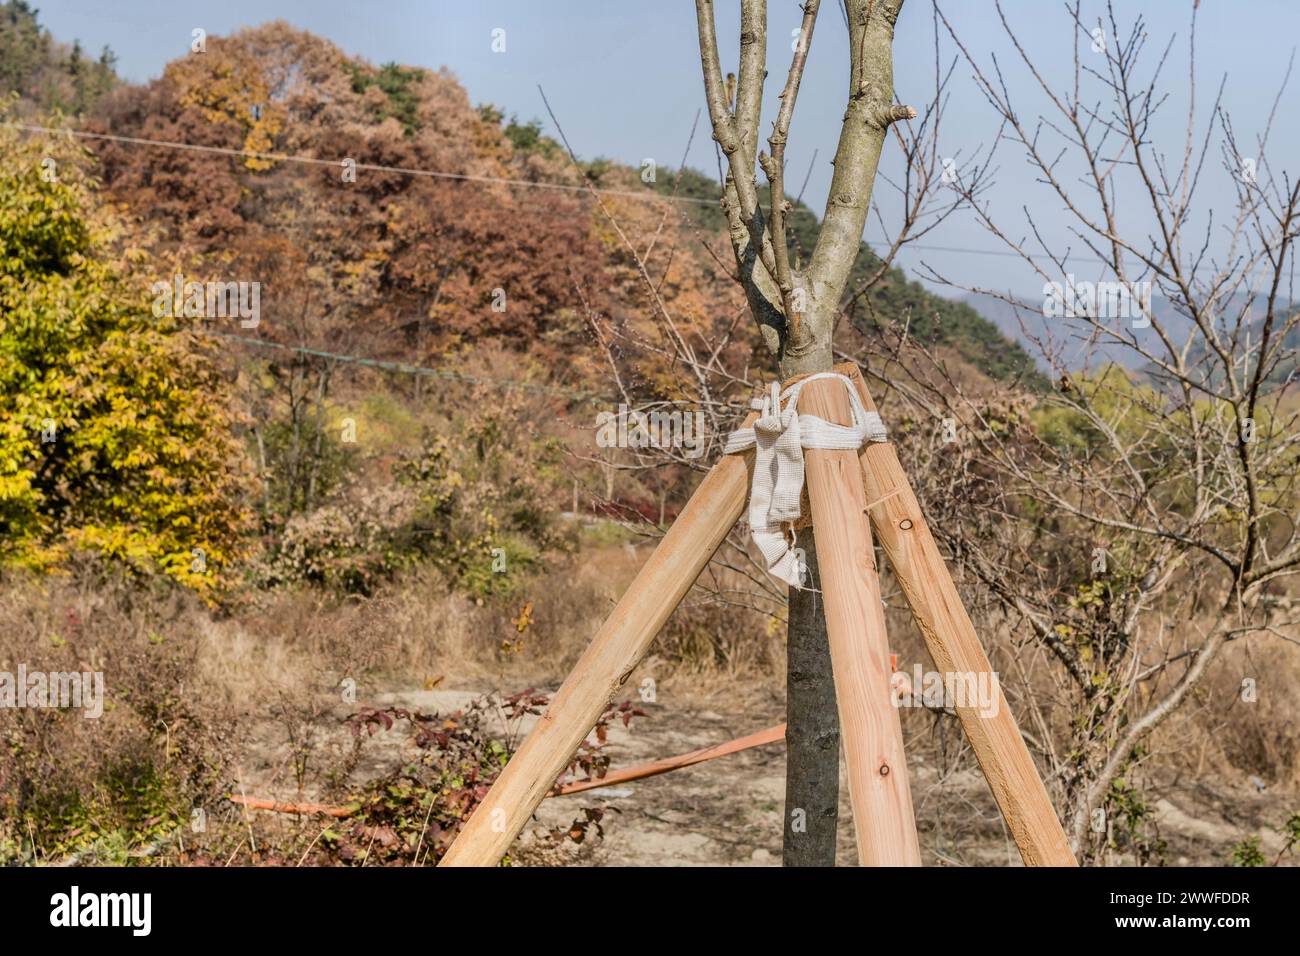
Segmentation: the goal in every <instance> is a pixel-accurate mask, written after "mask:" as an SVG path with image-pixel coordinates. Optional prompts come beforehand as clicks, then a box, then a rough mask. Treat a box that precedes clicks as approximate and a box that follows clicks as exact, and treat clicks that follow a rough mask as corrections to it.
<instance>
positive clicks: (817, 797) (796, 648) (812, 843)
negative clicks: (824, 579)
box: [781, 528, 840, 866]
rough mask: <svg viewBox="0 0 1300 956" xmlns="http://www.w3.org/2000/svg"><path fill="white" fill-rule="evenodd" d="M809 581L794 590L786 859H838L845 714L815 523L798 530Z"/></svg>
mask: <svg viewBox="0 0 1300 956" xmlns="http://www.w3.org/2000/svg"><path fill="white" fill-rule="evenodd" d="M799 547H800V548H803V550H804V559H805V561H806V563H807V567H808V579H807V585H808V586H807V587H806V588H805V589H804V590H796V589H794V588H791V589H790V608H789V620H788V623H787V625H786V679H785V696H786V703H785V712H786V734H785V740H786V745H785V840H784V844H783V848H782V856H781V859H782V862H783V863H784V865H786V866H834V865H835V843H836V835H837V831H838V823H839V810H840V718H839V713H838V711H837V709H836V704H835V678H834V675H833V674H832V673H831V652H830V644H829V643H828V641H827V637H826V609H825V605H824V604H823V603H822V601H821V594H820V593H819V591H820V589H821V577H820V575H819V573H818V568H817V548H816V543H815V542H814V540H813V533H812V528H808V529H807V530H805V531H801V532H799Z"/></svg>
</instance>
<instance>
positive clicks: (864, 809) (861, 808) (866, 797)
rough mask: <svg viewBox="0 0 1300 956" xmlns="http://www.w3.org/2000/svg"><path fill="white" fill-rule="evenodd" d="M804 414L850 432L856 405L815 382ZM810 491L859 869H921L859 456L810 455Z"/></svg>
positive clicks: (828, 383) (834, 386) (803, 402)
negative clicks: (846, 426) (873, 867)
mask: <svg viewBox="0 0 1300 956" xmlns="http://www.w3.org/2000/svg"><path fill="white" fill-rule="evenodd" d="M799 405H800V411H802V412H806V413H808V414H810V415H816V416H818V417H819V418H823V419H825V420H826V421H828V422H833V423H836V424H841V425H847V424H848V423H849V421H850V411H849V396H848V394H847V393H846V392H845V390H844V386H843V384H841V383H840V382H836V381H832V380H827V379H822V380H819V381H814V382H809V383H808V384H806V385H805V386H804V387H803V391H802V393H801V394H800V396H799ZM804 481H805V483H806V485H807V488H808V501H809V505H810V506H811V509H812V520H813V531H814V534H815V535H816V538H817V560H818V564H819V566H820V572H821V577H820V581H821V591H822V598H823V600H824V601H825V602H826V633H827V636H828V638H829V641H830V649H831V666H832V668H833V669H834V673H835V697H836V700H837V702H838V704H839V713H840V726H841V728H842V732H843V737H844V754H845V763H846V764H847V766H848V783H849V799H850V802H851V803H852V805H853V827H854V831H855V832H856V834H857V842H858V862H859V863H861V864H862V865H863V866H920V865H921V850H920V846H919V845H918V842H917V837H916V820H915V818H914V817H913V814H912V796H911V792H910V790H909V788H908V783H907V760H906V758H905V757H904V754H903V731H902V727H901V726H900V722H899V717H898V709H897V708H896V707H895V706H894V705H893V702H892V692H891V690H890V686H889V682H890V667H889V643H888V639H887V638H886V636H885V611H884V606H883V605H882V604H881V601H880V582H879V579H878V578H877V576H876V562H875V555H874V551H873V548H872V543H871V529H870V527H869V526H868V523H867V518H866V515H865V514H864V512H865V510H866V499H865V498H864V497H863V489H862V472H861V466H860V465H859V464H858V456H857V453H856V452H853V451H848V450H844V451H839V450H831V449H821V448H809V449H807V451H806V452H805V453H804ZM789 809H790V808H787V812H789Z"/></svg>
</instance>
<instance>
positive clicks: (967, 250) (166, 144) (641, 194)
mask: <svg viewBox="0 0 1300 956" xmlns="http://www.w3.org/2000/svg"><path fill="white" fill-rule="evenodd" d="M0 126H4V127H8V128H10V129H17V130H22V131H24V132H28V133H43V134H45V135H48V136H73V137H77V138H80V139H97V140H105V141H108V142H114V143H124V144H127V145H132V146H151V147H159V148H164V149H181V150H192V151H194V152H202V153H213V154H217V155H221V156H231V157H244V158H251V159H264V160H270V161H273V162H284V163H301V164H303V165H309V166H329V167H339V166H341V165H342V160H336V159H320V158H318V157H315V156H297V155H290V154H287V153H261V152H256V151H254V150H246V149H232V148H229V147H224V146H204V145H202V144H199V143H182V142H177V141H173V140H161V139H147V138H144V137H139V136H122V135H119V134H115V133H92V132H89V131H87V130H73V129H56V128H53V127H49V126H36V125H32V124H27V123H15V122H4V123H0ZM355 168H356V169H360V170H367V171H370V172H382V173H399V174H402V175H406V176H422V177H426V178H432V179H448V180H456V181H460V182H475V183H492V184H498V185H507V186H522V187H525V188H530V189H551V190H557V191H562V192H574V193H586V192H589V191H590V192H594V193H595V194H596V195H599V196H622V197H625V198H630V199H640V200H658V201H660V202H677V203H688V204H691V205H697V206H715V205H717V203H718V200H717V199H697V198H695V197H694V196H665V195H661V194H659V193H655V192H653V191H651V190H629V189H595V188H594V187H592V188H591V189H590V190H589V189H588V187H587V186H571V185H568V184H567V183H545V182H535V181H533V180H528V179H509V178H505V177H500V176H474V175H470V174H468V173H449V172H444V171H441V170H434V169H412V168H409V167H404V166H381V165H378V164H375V163H356V164H355ZM862 241H863V242H864V243H865V244H866V245H868V246H877V247H884V248H890V247H891V246H892V243H890V242H888V241H882V240H875V239H863V240H862ZM909 249H914V250H917V251H920V252H943V253H956V254H959V255H973V256H995V257H999V258H1010V259H1020V260H1022V261H1023V260H1025V259H1028V260H1030V261H1036V260H1039V259H1045V260H1048V261H1051V262H1056V261H1057V260H1056V259H1054V258H1053V257H1051V256H1049V255H1033V254H1030V253H1021V252H1016V251H1013V250H1010V249H976V248H972V247H969V246H932V245H928V244H924V243H913V242H904V243H903V244H902V245H901V246H900V248H899V251H900V252H904V251H907V250H909ZM1060 261H1062V262H1070V261H1089V262H1100V263H1102V264H1103V265H1105V264H1107V260H1105V259H1103V258H1101V257H1100V256H1090V255H1066V256H1062V257H1061V258H1060ZM1134 261H1135V262H1137V263H1138V264H1140V263H1141V260H1140V259H1135V260H1134Z"/></svg>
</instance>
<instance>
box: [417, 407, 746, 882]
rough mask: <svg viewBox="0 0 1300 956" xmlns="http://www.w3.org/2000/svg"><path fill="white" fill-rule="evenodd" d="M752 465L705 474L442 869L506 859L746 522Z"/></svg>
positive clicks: (720, 466)
mask: <svg viewBox="0 0 1300 956" xmlns="http://www.w3.org/2000/svg"><path fill="white" fill-rule="evenodd" d="M755 417H757V416H755V415H751V416H750V419H749V421H748V422H746V424H752V422H753V419H754V418H755ZM752 460H753V456H752V455H747V456H741V455H725V456H723V458H722V460H721V461H719V462H718V463H717V464H716V465H714V466H713V469H712V470H711V471H710V472H709V473H708V474H707V475H706V476H705V478H704V480H703V481H702V482H701V483H700V486H699V488H697V489H696V490H695V494H694V495H692V496H691V500H690V501H689V502H687V504H686V507H685V509H684V510H683V511H682V513H681V514H679V515H678V516H677V520H676V521H674V522H673V526H672V527H671V528H670V529H669V530H668V533H667V534H666V535H664V539H663V540H662V541H661V542H660V543H659V546H658V547H657V548H655V550H654V553H653V554H652V555H650V559H649V560H648V561H647V562H646V563H645V565H644V566H643V567H642V568H641V570H640V572H639V573H638V574H637V576H636V578H635V579H634V580H633V581H632V584H631V585H630V586H629V587H628V589H627V591H626V592H625V593H624V594H623V597H622V598H621V599H620V600H619V602H618V604H617V605H616V606H615V608H614V611H613V613H611V614H610V616H609V617H608V618H607V619H606V620H605V623H604V624H603V625H601V628H600V630H599V631H598V632H597V633H596V636H595V638H593V639H592V642H591V644H590V646H589V647H588V648H587V650H586V651H585V652H584V653H583V655H582V657H581V658H580V659H579V660H578V663H577V665H576V666H575V667H574V669H573V671H572V673H570V674H569V676H568V677H567V678H566V679H565V681H564V684H563V685H562V686H561V687H560V689H559V691H557V692H556V694H555V698H554V699H553V700H552V701H551V706H550V707H548V708H547V710H546V713H545V714H543V715H542V717H541V719H540V720H539V721H538V722H537V725H536V726H535V727H533V729H532V731H531V732H530V733H529V735H528V738H527V739H526V740H525V741H524V743H523V746H521V747H520V748H519V750H518V751H516V753H515V755H514V756H513V757H511V758H510V762H509V763H507V764H506V766H505V769H504V770H502V771H501V776H499V777H498V778H497V780H496V782H495V783H494V784H493V785H492V788H491V789H490V790H489V791H488V794H487V796H486V797H484V799H483V802H482V803H481V804H479V806H478V807H477V808H476V809H475V810H474V812H473V814H472V815H471V816H470V818H469V820H468V821H466V823H465V827H464V829H463V830H461V832H460V835H459V836H458V837H457V838H456V841H455V842H454V843H453V844H452V845H451V847H450V849H448V851H447V854H446V856H444V857H443V859H442V863H441V864H440V865H441V866H495V865H496V864H497V862H499V861H500V859H501V857H502V856H504V855H505V853H506V851H507V850H508V849H509V848H510V844H511V843H513V842H514V839H515V837H516V836H517V835H518V834H519V831H520V830H521V829H523V826H524V824H525V823H527V822H528V818H529V817H531V816H532V815H533V811H535V810H536V809H537V805H538V804H539V803H541V802H542V799H543V798H544V797H545V796H546V793H547V791H548V790H550V789H551V787H552V786H553V785H554V784H555V781H556V778H558V777H559V775H560V774H561V773H562V772H563V770H564V768H565V766H566V765H567V764H568V762H569V759H570V758H571V757H572V756H573V754H574V752H575V751H576V750H577V749H578V746H579V745H580V744H581V743H582V741H583V739H584V738H585V737H586V736H587V734H588V732H590V730H591V728H592V727H594V726H595V724H596V721H597V720H599V719H600V715H601V714H602V713H603V712H604V710H605V708H606V707H607V706H608V705H609V702H610V701H611V700H612V699H613V697H614V695H615V694H616V693H617V692H618V689H619V687H620V686H622V684H623V683H624V681H626V680H627V679H628V677H629V676H630V675H631V673H632V671H633V669H634V668H635V667H636V665H637V663H638V662H639V661H640V660H641V658H642V657H644V656H645V652H646V650H647V648H649V646H650V642H651V641H652V640H654V638H655V635H657V634H658V633H659V629H660V628H662V627H663V625H664V622H666V621H667V620H668V617H669V615H671V614H672V612H673V610H674V609H675V608H676V607H677V605H678V604H679V603H680V602H681V600H682V598H683V597H685V596H686V592H687V591H689V590H690V589H691V586H692V585H693V584H694V583H695V579H696V578H697V577H699V575H700V572H701V571H703V570H704V567H705V565H707V564H708V563H709V559H710V558H712V557H713V552H715V551H716V550H717V549H718V547H719V546H720V545H721V544H722V542H723V540H725V539H726V537H727V532H729V531H730V530H731V529H732V527H734V526H735V524H736V522H737V521H738V520H739V519H740V516H741V514H742V513H743V512H744V510H745V503H746V502H747V501H748V499H749V472H748V469H747V467H746V462H747V461H752Z"/></svg>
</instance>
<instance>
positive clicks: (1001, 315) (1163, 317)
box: [963, 293, 1300, 387]
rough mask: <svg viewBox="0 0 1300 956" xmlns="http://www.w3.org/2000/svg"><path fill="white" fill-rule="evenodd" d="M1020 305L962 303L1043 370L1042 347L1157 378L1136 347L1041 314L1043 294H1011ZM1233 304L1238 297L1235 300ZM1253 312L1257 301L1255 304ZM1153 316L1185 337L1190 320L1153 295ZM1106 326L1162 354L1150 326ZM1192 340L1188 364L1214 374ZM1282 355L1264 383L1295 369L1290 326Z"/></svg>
mask: <svg viewBox="0 0 1300 956" xmlns="http://www.w3.org/2000/svg"><path fill="white" fill-rule="evenodd" d="M1014 298H1015V299H1016V301H1017V302H1018V303H1020V304H1021V307H1017V306H1013V305H1012V304H1011V303H1009V302H1007V301H1006V300H1004V299H1000V298H998V297H997V296H993V295H968V296H967V297H966V298H965V299H964V300H963V301H964V302H965V303H966V304H967V305H969V306H970V307H971V308H972V309H974V310H975V311H976V312H978V313H979V314H980V315H981V316H983V317H984V318H985V319H987V320H988V321H989V322H990V323H992V324H993V325H994V326H996V327H997V329H998V330H999V331H1000V332H1001V333H1002V334H1003V335H1005V336H1006V337H1007V338H1009V339H1013V340H1015V341H1016V342H1018V343H1020V344H1021V345H1022V346H1023V347H1024V348H1025V350H1026V351H1027V352H1028V353H1029V354H1030V355H1032V356H1033V359H1034V361H1035V363H1036V364H1037V366H1038V367H1039V368H1040V369H1042V370H1043V371H1049V370H1050V363H1049V362H1048V361H1047V358H1046V357H1045V355H1044V349H1045V348H1046V350H1047V352H1048V353H1049V354H1051V355H1053V356H1055V358H1056V361H1057V362H1058V363H1059V364H1060V365H1063V366H1064V367H1065V368H1067V369H1069V370H1071V371H1077V370H1080V369H1083V368H1092V369H1096V368H1099V367H1101V366H1102V365H1105V364H1108V363H1115V364H1118V365H1120V366H1122V367H1124V368H1127V369H1129V370H1131V371H1133V372H1137V373H1138V374H1139V375H1141V376H1143V377H1147V378H1148V379H1149V380H1151V381H1159V380H1160V378H1161V375H1160V374H1159V372H1158V370H1157V369H1156V368H1155V367H1154V366H1153V365H1152V364H1151V362H1150V361H1149V360H1148V359H1147V358H1145V357H1144V356H1143V355H1142V354H1141V353H1140V352H1139V351H1138V350H1136V349H1134V348H1131V347H1128V346H1125V345H1123V344H1122V343H1119V342H1117V341H1115V339H1114V338H1113V337H1110V336H1103V337H1100V338H1095V337H1094V336H1093V335H1092V330H1091V329H1090V328H1089V327H1088V326H1087V324H1086V323H1084V322H1082V321H1080V320H1078V319H1067V318H1058V317H1048V316H1047V315H1045V314H1044V313H1045V312H1046V311H1048V310H1047V309H1046V308H1045V302H1044V299H1045V298H1046V297H1045V296H1044V295H1042V294H1041V293H1039V294H1038V295H1021V296H1015V297H1014ZM1237 301H1238V302H1240V301H1241V300H1240V299H1238V300H1237ZM1256 308H1257V310H1258V305H1257V306H1256ZM1278 308H1279V311H1280V312H1281V313H1282V314H1285V313H1286V311H1287V310H1288V308H1289V305H1288V304H1282V305H1279V307H1278ZM1151 311H1152V315H1153V316H1154V317H1155V318H1156V320H1157V321H1158V322H1159V323H1160V324H1161V325H1162V326H1163V327H1164V328H1165V330H1166V331H1167V332H1168V334H1169V335H1170V336H1171V338H1172V339H1173V341H1174V342H1175V343H1177V344H1181V343H1183V342H1185V341H1186V339H1187V336H1188V334H1189V332H1191V330H1192V320H1191V319H1190V318H1188V317H1187V316H1185V315H1181V314H1179V313H1178V312H1177V311H1176V310H1175V309H1174V308H1173V306H1172V305H1171V304H1170V303H1169V301H1168V300H1167V299H1162V298H1159V297H1156V298H1154V299H1153V301H1152V303H1151ZM1223 312H1224V313H1226V314H1228V315H1234V314H1235V312H1236V307H1235V306H1234V304H1233V303H1232V302H1231V301H1230V302H1229V304H1228V305H1227V306H1225V307H1224V309H1223ZM1261 321H1262V320H1258V319H1257V320H1256V321H1255V322H1254V323H1253V326H1254V327H1253V329H1252V332H1251V335H1252V338H1253V340H1254V341H1258V340H1259V334H1260V333H1259V327H1260V323H1261ZM1110 327H1112V328H1114V329H1116V330H1117V331H1119V332H1121V334H1123V335H1125V336H1130V337H1131V340H1132V341H1133V342H1134V343H1135V344H1136V345H1137V346H1139V347H1140V348H1141V349H1143V350H1146V351H1148V352H1150V353H1151V354H1153V355H1157V356H1163V355H1164V354H1165V353H1164V346H1163V345H1162V344H1161V342H1160V341H1159V339H1158V337H1157V335H1156V332H1155V331H1154V330H1153V329H1151V328H1149V327H1148V328H1137V327H1134V326H1133V325H1132V324H1131V323H1128V322H1126V321H1124V320H1112V322H1111V323H1110ZM1197 338H1198V339H1199V341H1197V342H1194V343H1193V348H1192V350H1191V352H1190V353H1189V355H1188V364H1189V366H1190V367H1192V368H1196V367H1198V366H1204V367H1205V369H1206V375H1207V376H1208V377H1211V378H1213V376H1214V375H1216V374H1217V373H1216V372H1215V365H1216V364H1217V363H1216V362H1214V361H1211V360H1210V359H1209V357H1208V356H1207V355H1206V354H1205V353H1206V350H1205V348H1204V341H1203V339H1200V336H1199V335H1198V337H1197ZM1282 349H1283V352H1282V355H1281V356H1280V361H1279V362H1278V363H1277V367H1276V368H1275V369H1272V370H1271V371H1270V373H1269V374H1268V375H1267V376H1266V378H1265V381H1266V383H1267V384H1268V385H1270V386H1272V387H1276V386H1279V385H1283V384H1286V383H1287V382H1288V381H1289V380H1290V379H1291V378H1292V377H1293V376H1295V375H1296V370H1297V368H1298V367H1300V358H1298V355H1297V353H1298V352H1300V330H1292V332H1291V334H1290V335H1288V336H1287V339H1286V341H1284V342H1283V343H1282Z"/></svg>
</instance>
